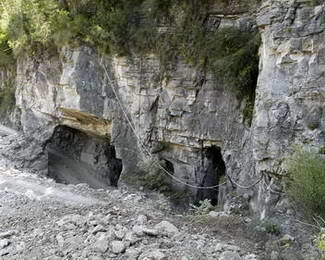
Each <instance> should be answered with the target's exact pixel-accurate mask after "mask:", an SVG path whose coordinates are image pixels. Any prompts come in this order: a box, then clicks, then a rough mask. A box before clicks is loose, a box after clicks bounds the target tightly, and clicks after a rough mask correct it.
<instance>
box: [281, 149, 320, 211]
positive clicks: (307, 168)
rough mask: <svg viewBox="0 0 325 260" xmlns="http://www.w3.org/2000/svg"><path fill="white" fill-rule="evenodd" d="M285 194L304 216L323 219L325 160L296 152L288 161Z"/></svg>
mask: <svg viewBox="0 0 325 260" xmlns="http://www.w3.org/2000/svg"><path fill="white" fill-rule="evenodd" d="M288 172H289V174H290V182H289V183H288V187H287V193H288V195H289V196H290V198H291V199H292V200H293V201H294V202H296V203H297V204H298V205H299V206H301V207H302V208H303V209H304V211H305V213H306V215H309V216H315V215H316V216H321V217H325V158H324V157H323V156H322V155H320V154H318V153H312V152H309V151H305V150H298V151H296V152H295V154H294V155H293V156H292V157H291V158H290V159H289V161H288Z"/></svg>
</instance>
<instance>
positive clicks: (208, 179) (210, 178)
mask: <svg viewBox="0 0 325 260" xmlns="http://www.w3.org/2000/svg"><path fill="white" fill-rule="evenodd" d="M203 154H204V167H203V178H202V181H201V185H200V186H201V187H211V186H217V185H219V184H220V179H221V178H222V177H223V176H225V173H226V166H225V162H224V160H223V158H222V154H221V148H220V147H218V146H211V147H208V148H205V149H204V153H203ZM218 197H219V187H218V186H217V187H215V188H212V189H199V190H198V192H197V202H199V201H203V200H205V199H209V200H210V201H211V204H212V205H213V206H215V205H217V204H218Z"/></svg>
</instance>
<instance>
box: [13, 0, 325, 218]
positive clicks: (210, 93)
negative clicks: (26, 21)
mask: <svg viewBox="0 0 325 260" xmlns="http://www.w3.org/2000/svg"><path fill="white" fill-rule="evenodd" d="M324 9H325V7H324V4H323V5H318V6H313V5H311V4H310V3H309V1H291V0H285V1H283V0H265V1H262V3H261V7H260V8H259V10H257V12H256V13H255V14H254V15H253V16H252V15H249V14H242V15H239V16H227V15H225V16H224V17H223V18H222V21H221V23H222V24H232V25H236V24H242V23H245V21H246V22H247V20H249V22H250V23H251V22H253V23H254V22H256V24H257V26H258V28H259V30H260V33H261V37H262V45H261V48H260V74H259V78H258V84H257V91H256V100H255V108H254V116H253V120H252V124H251V126H249V125H248V124H247V123H246V122H245V117H244V110H245V106H246V105H247V104H246V103H247V101H245V100H241V99H238V97H237V94H236V93H234V92H233V91H232V90H231V89H230V88H227V86H225V85H223V84H222V83H221V81H220V80H218V79H215V78H213V77H211V76H209V75H206V76H203V75H201V74H202V73H200V72H199V71H197V70H196V69H195V68H192V67H189V66H188V65H186V64H185V63H184V62H182V61H181V59H180V60H179V62H178V64H176V65H175V69H174V71H173V72H172V73H171V75H170V77H169V80H167V79H165V80H162V81H161V82H157V80H156V78H157V74H158V73H159V67H160V66H159V62H158V60H157V58H156V57H154V56H150V55H149V56H147V57H146V58H141V59H137V58H135V59H134V60H133V61H132V62H131V61H130V60H129V59H126V58H118V57H106V56H103V57H99V55H98V54H96V52H95V51H94V50H92V49H90V48H88V47H85V46H81V47H79V48H75V49H70V48H63V49H61V50H59V53H57V55H49V54H47V53H44V54H43V56H42V57H40V58H35V57H29V58H25V59H21V60H20V61H19V63H18V64H17V75H18V76H17V80H16V82H17V91H16V99H17V106H18V107H19V109H20V111H21V124H22V128H23V130H24V132H25V134H26V135H28V136H30V137H31V138H34V139H35V140H37V142H38V143H40V144H46V143H47V142H48V141H49V140H51V138H52V137H53V136H54V137H55V133H57V132H56V131H57V130H58V129H59V128H60V127H62V126H64V127H69V128H70V129H74V130H78V131H80V132H81V133H83V134H85V135H87V136H91V137H95V139H96V140H98V138H104V139H105V142H106V144H107V145H109V146H110V147H111V148H112V149H111V150H110V151H114V152H111V153H109V151H108V150H105V149H102V148H103V147H105V145H103V144H102V145H100V144H99V143H98V142H97V141H94V139H92V138H89V139H88V140H91V141H89V142H87V143H82V144H80V143H79V144H77V143H76V142H70V143H68V144H70V146H69V145H68V146H69V147H77V148H78V149H79V150H78V151H77V153H74V152H72V150H68V153H69V154H70V155H71V154H77V155H78V158H77V160H78V161H79V162H82V163H83V165H85V167H82V168H84V169H88V168H87V167H89V170H87V171H88V172H91V170H93V171H94V175H96V178H97V177H98V176H104V178H106V179H107V180H108V181H107V184H114V183H116V180H115V179H114V178H116V176H119V174H117V175H116V174H115V173H116V172H119V173H120V171H121V170H122V167H121V165H120V162H121V161H119V160H122V162H121V163H122V165H123V171H122V174H123V175H124V176H130V175H132V174H134V169H135V167H136V165H137V163H138V161H140V160H141V159H143V157H144V156H143V153H142V150H143V149H142V146H145V147H146V148H147V149H148V150H150V151H151V152H152V153H154V154H155V155H156V156H157V157H159V158H160V159H162V160H165V161H167V162H169V164H170V165H172V167H170V168H171V171H173V175H174V176H175V177H177V178H179V179H181V180H183V182H185V183H188V184H191V185H196V186H197V185H199V186H200V185H203V186H209V185H215V184H217V183H216V179H218V178H219V177H220V175H222V174H224V172H222V171H220V172H219V171H218V173H217V175H219V177H218V178H211V179H213V180H214V181H210V180H209V179H210V178H209V176H208V175H209V172H211V171H210V170H209V169H211V167H212V168H214V170H215V169H216V167H215V166H216V165H220V164H222V163H223V161H224V163H225V166H226V171H227V174H228V175H229V176H231V177H232V179H233V180H235V181H236V182H237V183H239V184H242V185H244V186H248V187H249V189H240V188H238V186H237V185H236V184H235V183H234V182H231V183H230V182H229V181H228V185H227V186H224V187H222V188H220V189H219V191H222V192H223V193H225V194H226V193H227V192H229V190H232V189H235V188H238V190H240V191H241V192H242V193H244V195H245V197H246V198H247V200H248V201H250V206H251V207H252V208H253V210H254V211H256V212H259V213H260V215H261V218H264V217H265V216H266V215H268V214H269V213H270V212H269V211H270V210H271V209H273V208H276V207H271V206H270V204H273V205H274V204H276V203H277V202H278V201H279V200H280V196H278V195H275V194H273V193H272V190H276V188H278V187H277V186H278V185H277V184H278V183H277V180H276V179H274V178H273V177H272V176H270V178H263V179H262V177H261V176H262V174H267V172H270V171H271V172H272V171H274V169H276V168H277V167H278V166H280V167H281V166H282V163H283V159H284V158H285V157H286V155H287V154H288V153H289V152H290V149H291V147H292V145H294V144H302V145H303V146H309V147H314V148H317V149H319V148H321V147H324V143H325V134H324V132H325V111H324V101H325V98H324V96H325V94H324V93H325V89H324V88H325V82H324V81H325V76H324V73H325V71H324V68H325V53H324V48H325V47H324V38H325V35H324V33H325V32H324V28H325V26H324V12H325V11H324ZM212 55H213V54H212ZM106 68H107V73H106ZM125 115H127V116H125ZM129 123H130V124H131V125H130V124H129ZM58 127H59V128H58ZM133 130H134V131H135V134H134V133H133ZM65 134H67V133H65V132H63V133H62V135H65ZM62 135H61V136H60V138H61V137H62ZM135 135H136V136H137V137H136V136H135ZM72 139H73V140H74V141H78V139H77V138H72ZM139 140H140V141H139ZM54 144H57V143H55V142H54ZM71 144H73V145H71ZM97 145H98V146H97ZM65 147H67V145H65ZM98 147H99V148H98ZM100 147H101V148H100ZM56 148H60V149H61V148H62V146H60V145H57V146H56ZM97 148H98V149H97ZM219 148H220V149H219ZM37 149H38V148H37ZM96 149H97V150H96ZM115 151H116V154H115ZM59 153H60V151H59ZM219 153H220V154H219ZM72 157H73V156H72ZM73 159H76V158H73ZM106 170H107V172H106ZM213 172H214V173H215V171H213ZM212 177H215V176H212ZM88 179H89V178H88ZM258 180H260V181H259V182H258V183H257V184H256V185H254V187H251V184H254V183H256V182H257V181H258ZM173 185H174V188H177V189H183V190H186V191H190V193H191V194H192V198H191V199H192V200H193V199H196V200H198V199H204V198H205V197H209V198H211V199H212V200H215V201H217V199H218V189H215V190H212V191H207V192H198V191H197V190H196V189H193V188H189V187H187V186H186V185H184V184H180V183H176V182H175V183H174V184H173ZM275 187H276V188H275ZM219 195H221V194H219ZM221 197H222V196H219V198H221Z"/></svg>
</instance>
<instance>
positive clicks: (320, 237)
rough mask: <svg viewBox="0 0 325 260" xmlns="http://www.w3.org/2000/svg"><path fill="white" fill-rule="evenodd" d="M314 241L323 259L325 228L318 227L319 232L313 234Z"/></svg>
mask: <svg viewBox="0 0 325 260" xmlns="http://www.w3.org/2000/svg"><path fill="white" fill-rule="evenodd" d="M314 242H315V245H316V247H317V248H318V249H319V251H320V253H321V259H325V228H321V229H320V232H319V233H318V234H317V235H316V236H315V240H314Z"/></svg>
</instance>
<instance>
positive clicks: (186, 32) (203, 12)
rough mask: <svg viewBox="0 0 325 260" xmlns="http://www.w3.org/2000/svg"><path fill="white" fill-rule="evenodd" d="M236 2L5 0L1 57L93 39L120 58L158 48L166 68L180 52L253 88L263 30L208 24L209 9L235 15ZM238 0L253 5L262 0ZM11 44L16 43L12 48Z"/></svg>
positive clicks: (101, 48) (194, 62)
mask: <svg viewBox="0 0 325 260" xmlns="http://www.w3.org/2000/svg"><path fill="white" fill-rule="evenodd" d="M232 2H234V1H229V0H111V1H106V0H0V3H1V5H0V53H1V54H0V59H1V60H2V61H3V63H4V62H6V61H7V60H6V59H4V58H2V57H7V58H8V54H10V50H12V51H13V53H14V54H15V55H16V56H18V55H20V54H21V53H26V52H28V53H31V54H32V53H33V52H35V51H37V50H38V49H40V48H44V47H45V48H49V47H51V46H53V44H54V45H55V46H58V47H62V46H65V45H72V46H78V45H80V44H88V45H90V46H94V47H96V48H97V49H98V50H99V51H101V52H105V53H113V54H117V55H120V56H129V57H132V54H137V55H139V54H140V55H145V54H148V53H155V54H156V55H158V57H159V58H160V61H161V64H162V69H163V70H168V69H169V68H172V65H173V63H174V62H175V61H176V60H177V59H178V58H182V59H184V60H185V61H186V62H187V63H189V64H190V65H192V66H195V67H199V68H200V69H202V71H204V72H205V73H206V72H210V73H213V74H214V75H216V76H217V78H219V79H220V80H226V81H227V82H228V83H229V82H230V83H231V84H232V85H234V86H238V88H239V89H246V90H247V89H248V91H250V88H251V86H255V83H256V75H257V67H258V66H257V63H258V55H257V49H258V46H259V37H258V35H257V32H256V31H255V30H253V29H252V28H250V27H247V28H232V29H231V28H223V29H218V28H217V27H218V26H212V27H211V25H210V22H211V21H210V20H209V19H210V15H211V12H212V13H213V12H214V11H211V10H220V11H222V10H224V11H225V10H226V11H227V12H228V13H231V12H232V9H231V8H229V5H230V3H232ZM235 2H236V1H235ZM238 2H239V3H240V4H239V6H245V5H246V6H247V4H248V3H250V4H251V3H252V2H257V0H244V1H238ZM227 8H228V9H227ZM246 8H247V7H246ZM3 46H5V47H3ZM6 47H10V48H9V52H8V48H6ZM4 50H6V51H4Z"/></svg>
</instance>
